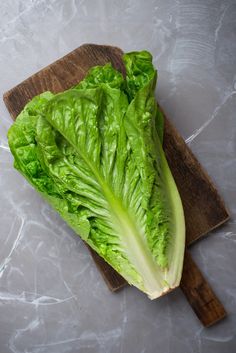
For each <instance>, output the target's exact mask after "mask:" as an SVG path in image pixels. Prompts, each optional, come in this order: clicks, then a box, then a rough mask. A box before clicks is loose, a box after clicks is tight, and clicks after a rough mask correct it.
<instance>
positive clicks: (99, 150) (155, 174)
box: [8, 51, 185, 299]
mask: <svg viewBox="0 0 236 353" xmlns="http://www.w3.org/2000/svg"><path fill="white" fill-rule="evenodd" d="M123 60H124V64H125V67H126V79H124V78H123V77H122V75H121V74H120V73H119V72H118V71H116V70H115V69H114V68H113V67H112V65H111V64H107V65H105V66H96V67H94V68H92V69H91V70H90V71H89V73H88V74H87V76H86V77H85V79H84V80H83V81H82V82H80V83H79V84H78V85H77V86H75V87H74V88H71V89H69V90H67V91H65V92H63V93H59V94H56V95H53V94H52V93H50V92H45V93H43V94H41V95H40V96H37V97H35V98H34V99H33V100H32V101H31V102H30V103H28V104H27V105H26V107H25V108H24V110H23V111H22V112H21V114H20V115H19V116H18V117H17V119H16V122H15V123H14V124H13V125H12V127H11V128H10V129H9V133H8V140H9V146H10V148H11V152H12V154H13V155H14V158H15V164H14V165H15V167H16V168H17V169H18V170H19V171H20V172H21V173H22V174H23V175H24V176H25V177H26V178H27V180H28V181H29V182H30V183H31V184H32V185H33V186H34V187H35V188H36V189H37V190H38V191H39V192H40V193H41V194H42V196H43V197H44V198H46V200H47V201H48V202H49V203H50V204H51V205H52V206H53V207H54V208H55V209H56V210H57V211H58V212H59V214H60V215H61V216H62V218H63V219H64V220H65V221H66V222H67V223H68V224H69V225H70V226H71V227H72V228H73V229H74V230H75V232H76V233H77V234H79V235H80V236H81V238H82V239H83V240H85V241H86V242H87V243H88V244H89V245H90V246H91V247H92V248H93V249H94V250H95V251H96V252H97V253H98V254H99V255H100V256H102V257H103V258H104V259H105V260H106V261H107V262H108V263H109V264H110V265H111V266H112V267H113V268H115V269H116V270H117V271H118V272H119V273H120V274H121V275H122V276H123V277H124V278H125V279H126V280H127V281H128V282H129V283H130V284H132V285H134V286H136V287H137V288H139V289H140V290H142V291H143V292H145V293H147V294H148V296H149V297H150V298H152V299H153V298H157V297H159V296H160V295H162V294H163V293H165V292H167V291H169V290H170V289H171V288H175V287H176V286H178V285H179V282H180V279H181V273H182V265H183V255H184V245H185V226H184V215H183V208H182V204H181V200H180V197H179V194H178V191H177V188H176V185H175V182H174V179H173V177H172V175H171V172H170V170H169V167H168V164H167V161H166V158H165V155H164V152H163V149H162V139H163V116H162V113H161V112H160V110H159V109H158V108H157V104H156V101H155V96H154V92H155V86H156V79H157V72H156V70H155V69H154V67H153V65H152V57H151V55H150V54H149V53H148V52H146V51H143V52H132V53H128V54H125V55H124V58H123Z"/></svg>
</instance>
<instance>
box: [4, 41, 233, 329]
mask: <svg viewBox="0 0 236 353" xmlns="http://www.w3.org/2000/svg"><path fill="white" fill-rule="evenodd" d="M122 54H123V52H122V51H121V49H119V48H116V47H111V46H104V45H102V46H101V45H94V44H85V45H83V46H81V47H79V48H77V49H75V50H73V51H72V52H71V53H69V54H68V55H66V56H64V57H63V58H61V59H59V60H57V61H56V62H54V63H52V64H51V65H49V66H47V67H46V68H44V69H42V70H41V71H39V72H37V73H36V74H34V75H33V76H31V77H29V78H28V79H26V80H25V81H23V82H21V83H20V84H18V85H17V86H16V87H14V88H12V89H10V90H9V91H8V92H6V93H5V94H4V96H3V99H4V102H5V104H6V107H7V109H8V110H9V112H10V114H11V116H12V118H13V119H15V118H16V117H17V115H18V114H19V113H20V112H21V110H22V109H23V108H24V106H25V104H26V103H27V102H28V101H30V100H31V99H32V98H33V97H34V96H35V95H38V94H40V93H42V92H44V91H46V90H50V91H52V92H54V93H57V92H61V91H64V90H65V89H68V88H70V87H71V86H73V85H75V84H76V83H78V82H79V81H80V80H82V79H83V78H84V76H85V75H86V73H87V72H88V70H89V69H90V67H92V66H94V65H104V64H105V63H107V62H112V64H113V65H114V67H115V68H117V69H118V70H120V71H121V72H122V73H123V74H125V70H124V66H123V63H122V60H121V57H122ZM164 150H165V153H166V157H167V160H168V163H169V166H170V168H171V171H172V173H173V176H174V178H175V181H176V184H177V186H178V189H179V192H180V195H181V198H182V202H183V207H184V212H185V218H186V245H190V244H191V243H193V242H194V241H195V240H197V239H198V238H200V237H202V236H203V235H205V234H207V233H208V232H210V231H211V230H212V229H214V228H216V227H218V226H220V225H221V224H223V223H224V222H226V221H227V219H228V218H229V215H228V212H227V210H226V208H225V205H224V203H223V201H222V199H221V198H220V196H219V194H218V192H217V190H216V188H215V186H214V185H213V183H212V182H211V180H210V178H209V176H208V175H207V174H206V172H205V171H204V170H203V169H202V167H201V165H200V164H199V162H198V161H197V159H196V158H195V157H194V155H193V153H192V152H191V150H190V149H189V148H188V146H187V145H186V144H185V142H184V140H183V139H182V137H181V136H180V135H179V133H178V132H177V131H176V129H175V128H174V127H173V125H172V124H171V122H170V121H169V120H168V119H167V118H166V117H165V135H164ZM90 251H91V254H92V256H93V259H94V260H95V263H96V265H97V266H98V268H99V270H100V271H101V273H102V275H103V278H104V279H105V281H106V283H107V285H108V286H109V288H110V289H111V290H112V291H116V290H118V289H120V288H122V287H124V286H125V285H126V284H127V283H126V281H125V280H124V279H123V278H122V277H121V276H120V275H119V274H118V273H117V272H115V271H114V270H113V269H112V268H111V267H110V266H109V265H108V264H107V263H106V262H105V261H104V260H103V259H102V258H100V257H99V256H98V255H97V254H96V253H94V251H92V250H91V249H90ZM181 288H182V290H183V292H184V294H185V296H186V298H187V299H188V301H189V303H190V305H191V306H192V308H193V310H194V311H195V313H196V315H197V316H198V318H199V319H200V320H201V322H202V323H203V324H204V325H205V326H210V325H212V324H213V323H215V322H217V321H219V320H220V319H222V318H223V317H224V316H225V315H226V312H225V309H224V307H223V306H222V304H221V303H220V301H219V300H218V299H217V297H216V295H215V294H214V293H213V291H212V289H211V287H210V286H209V284H208V283H207V282H206V280H205V279H204V277H203V276H202V274H201V272H200V270H199V269H198V267H197V265H196V264H195V263H194V261H193V260H192V258H191V255H190V254H189V252H188V251H187V250H186V254H185V260H184V269H183V276H182V281H181Z"/></svg>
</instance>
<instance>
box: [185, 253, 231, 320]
mask: <svg viewBox="0 0 236 353" xmlns="http://www.w3.org/2000/svg"><path fill="white" fill-rule="evenodd" d="M180 287H181V289H182V291H183V293H184V294H185V296H186V298H187V300H188V302H189V303H190V305H191V307H192V309H193V310H194V312H195V314H196V315H197V317H198V318H199V320H200V321H201V322H202V323H203V325H204V326H206V327H209V326H211V325H213V324H215V323H216V322H218V321H219V320H221V319H223V318H224V317H225V316H226V311H225V309H224V307H223V305H222V304H221V303H220V301H219V299H218V298H217V297H216V295H215V294H214V292H213V290H212V288H211V287H210V286H209V284H208V283H207V281H206V280H205V278H204V277H203V275H202V274H201V272H200V271H199V268H198V267H197V265H196V264H195V262H194V261H193V259H192V257H191V256H190V254H189V252H187V251H186V253H185V257H184V267H183V274H182V279H181V283H180Z"/></svg>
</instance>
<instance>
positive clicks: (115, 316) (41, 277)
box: [0, 0, 236, 353]
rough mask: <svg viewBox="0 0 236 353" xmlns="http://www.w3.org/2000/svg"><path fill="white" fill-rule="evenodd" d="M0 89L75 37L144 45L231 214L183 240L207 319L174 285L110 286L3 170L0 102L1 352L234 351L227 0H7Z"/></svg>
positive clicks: (232, 98) (51, 215) (0, 38)
mask: <svg viewBox="0 0 236 353" xmlns="http://www.w3.org/2000/svg"><path fill="white" fill-rule="evenodd" d="M0 14H1V23H0V76H1V81H0V91H1V92H0V93H1V95H2V94H3V93H4V92H5V91H6V90H8V89H10V88H11V87H13V86H15V85H16V84H17V83H19V82H20V81H22V80H23V79H25V78H26V77H28V76H29V75H31V74H33V73H34V72H35V71H37V70H39V69H41V68H42V67H44V66H45V65H47V64H49V63H51V62H52V61H54V60H56V59H57V58H58V57H61V56H63V55H64V54H66V53H67V52H69V51H70V50H73V49H74V48H76V47H77V46H79V45H81V44H83V43H88V42H91V43H99V44H111V45H117V46H120V47H121V48H122V49H123V50H125V51H128V50H136V49H137V50H138V49H144V48H145V49H148V50H150V51H151V52H152V54H153V58H154V62H155V65H156V66H157V67H158V74H159V82H158V89H157V98H158V100H159V102H160V103H161V105H162V106H163V108H164V109H165V111H166V112H167V114H168V115H169V117H170V118H171V119H172V121H173V122H174V124H175V125H176V126H177V128H178V130H179V131H180V132H181V134H182V136H183V137H184V138H185V141H186V142H187V143H188V144H189V145H190V147H191V148H192V150H193V151H194V153H195V154H196V155H197V157H198V158H199V160H200V161H201V163H202V164H203V166H204V167H205V168H206V169H207V171H208V173H209V174H210V176H211V177H212V179H213V181H214V182H215V184H216V185H217V187H218V188H219V190H220V193H221V195H222V196H223V198H224V200H225V202H226V205H227V207H228V209H229V210H230V214H231V219H230V221H229V222H228V223H227V224H226V225H224V226H223V227H221V228H219V229H217V230H216V231H214V232H212V234H210V235H209V236H207V237H206V238H205V239H203V240H201V241H199V242H198V243H196V244H195V245H193V246H192V248H191V252H192V255H193V257H194V259H195V260H196V262H197V263H198V265H199V266H200V268H201V269H202V272H203V273H204V275H205V276H206V278H207V279H208V280H209V282H210V283H211V285H212V286H213V288H214V290H215V292H216V293H217V295H218V296H219V297H220V299H221V300H222V302H223V303H224V305H225V307H226V309H227V311H228V313H229V315H228V317H227V318H226V319H225V320H224V321H222V322H221V323H219V324H218V325H215V326H213V327H212V328H209V329H205V328H203V327H202V326H201V324H200V323H199V321H198V320H197V318H196V317H195V316H194V314H193V312H192V310H191V308H190V306H189V305H188V303H187V301H186V299H185V298H184V296H183V294H182V293H181V291H180V290H179V289H178V290H176V291H174V292H172V293H170V294H169V295H168V296H165V297H162V298H160V299H159V300H157V301H150V300H149V299H147V298H146V297H145V296H144V295H143V294H142V293H139V292H138V291H137V290H136V289H134V288H126V289H125V290H123V291H121V292H119V293H116V294H112V293H110V292H109V290H108V289H107V287H106V285H105V284H104V282H103V280H102V278H101V276H100V274H99V273H98V272H97V270H96V268H95V266H94V264H93V262H92V260H91V258H90V255H89V253H88V251H87V249H86V247H85V245H84V244H83V242H82V241H81V240H80V239H79V237H78V236H76V235H75V234H74V233H73V231H72V230H71V229H69V228H68V227H67V225H66V224H65V223H64V222H63V221H62V220H61V219H60V217H59V216H58V215H57V214H56V213H55V212H54V211H53V210H52V209H51V208H50V207H49V206H48V205H47V204H46V203H45V202H44V201H43V200H42V199H41V198H40V196H39V195H38V194H37V193H36V192H35V191H34V190H33V189H32V187H31V186H30V185H29V184H28V183H27V182H26V181H25V180H24V179H23V177H21V176H20V175H19V174H18V173H17V171H15V170H14V169H13V166H12V163H13V160H12V156H11V154H10V153H9V148H8V144H7V137H6V134H7V130H8V128H9V126H10V124H11V119H10V116H9V114H8V112H7V110H6V108H5V106H4V104H3V102H2V101H1V102H0V116H1V124H0V173H1V176H0V230H1V231H0V237H1V244H2V245H1V247H0V352H2V353H77V352H79V353H104V352H106V353H154V352H164V353H179V352H186V353H234V352H235V350H236V281H235V268H236V257H235V253H236V207H235V195H236V183H235V172H236V157H235V156H236V123H235V111H236V94H235V93H236V73H235V69H236V20H235V19H236V3H235V1H234V0H224V1H221V0H215V1H212V0H200V1H199V0H150V1H147V2H144V1H142V0H137V1H134V0H120V1H108V0H99V1H93V0H67V1H65V0H47V1H46V0H11V1H10V0H6V1H1V3H0Z"/></svg>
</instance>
